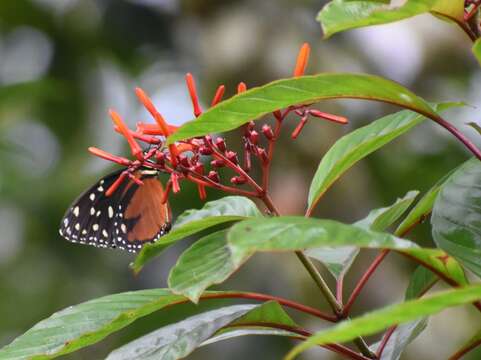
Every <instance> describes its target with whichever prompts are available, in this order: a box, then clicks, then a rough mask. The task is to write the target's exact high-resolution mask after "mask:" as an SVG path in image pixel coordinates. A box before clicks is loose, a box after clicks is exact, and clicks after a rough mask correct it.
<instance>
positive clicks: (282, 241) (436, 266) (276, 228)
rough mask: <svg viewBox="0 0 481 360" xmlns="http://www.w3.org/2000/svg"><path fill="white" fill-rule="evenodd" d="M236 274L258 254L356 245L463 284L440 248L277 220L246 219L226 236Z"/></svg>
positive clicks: (337, 226) (350, 228)
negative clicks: (390, 252)
mask: <svg viewBox="0 0 481 360" xmlns="http://www.w3.org/2000/svg"><path fill="white" fill-rule="evenodd" d="M227 243H228V246H229V249H230V252H231V257H232V260H233V263H234V267H233V268H232V271H231V272H233V271H235V270H236V269H237V268H238V267H239V266H240V265H241V264H242V263H243V262H244V261H246V260H247V259H248V258H249V257H250V256H251V255H252V254H254V253H255V252H258V251H297V250H306V249H310V248H318V247H321V246H329V247H336V246H358V247H361V248H363V247H364V248H379V249H390V250H395V251H397V252H399V253H401V254H403V255H404V256H407V257H409V258H411V259H413V260H415V261H416V262H418V263H420V264H422V265H424V266H427V267H429V268H430V269H432V270H433V271H437V272H439V273H440V274H441V275H442V276H443V279H445V280H446V281H448V282H449V283H450V284H453V285H454V284H455V285H465V284H467V281H466V277H465V274H464V271H463V269H462V267H461V266H460V265H459V263H458V262H457V261H456V260H455V259H454V258H452V257H450V256H447V254H446V253H445V252H444V251H442V250H441V249H426V248H420V247H418V246H417V245H416V244H414V243H412V242H411V241H407V240H403V239H400V238H398V237H396V236H394V235H391V234H387V233H380V232H375V231H370V230H365V229H362V228H359V227H356V226H354V225H346V224H342V223H339V222H336V221H333V220H321V219H313V218H305V217H276V218H265V219H251V220H245V221H242V222H240V223H237V224H236V225H234V226H233V227H232V228H231V229H230V231H229V232H228V233H227Z"/></svg>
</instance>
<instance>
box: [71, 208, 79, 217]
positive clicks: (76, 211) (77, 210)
mask: <svg viewBox="0 0 481 360" xmlns="http://www.w3.org/2000/svg"><path fill="white" fill-rule="evenodd" d="M79 212H80V209H79V207H78V206H76V207H75V208H74V209H73V214H74V215H75V216H78V214H79Z"/></svg>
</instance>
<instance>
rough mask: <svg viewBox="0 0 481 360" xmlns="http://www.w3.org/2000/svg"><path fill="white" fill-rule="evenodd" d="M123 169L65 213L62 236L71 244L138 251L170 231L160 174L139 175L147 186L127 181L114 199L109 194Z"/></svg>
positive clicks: (167, 206)
mask: <svg viewBox="0 0 481 360" xmlns="http://www.w3.org/2000/svg"><path fill="white" fill-rule="evenodd" d="M121 172H122V170H119V171H116V172H114V173H112V174H109V175H107V176H106V177H104V178H103V179H101V180H100V181H99V182H98V183H96V184H95V185H94V186H92V187H91V188H90V189H88V190H87V191H85V192H84V193H83V194H82V195H80V196H79V197H78V198H77V200H75V201H74V203H73V204H72V206H71V207H70V208H69V210H67V212H66V213H65V215H64V217H63V219H62V223H61V225H60V230H59V232H60V235H62V236H63V237H64V238H66V239H67V240H69V241H71V242H76V243H77V242H78V243H81V244H88V245H93V246H97V247H104V248H120V249H123V250H128V251H131V252H135V251H137V250H139V249H140V248H141V247H142V245H143V244H145V243H147V242H153V241H156V240H157V239H158V238H159V237H160V236H162V235H164V234H165V233H167V232H168V231H169V229H170V221H171V213H170V208H169V205H168V203H165V204H162V197H163V193H164V190H163V187H162V184H161V183H160V181H159V180H158V179H157V173H156V172H147V171H146V172H145V174H142V171H140V170H139V172H138V173H137V174H136V175H137V176H138V177H140V178H141V179H142V181H143V182H144V185H141V186H140V185H138V184H136V183H135V182H134V181H132V180H131V179H126V180H125V181H124V182H123V183H122V184H121V185H120V186H119V187H118V188H117V189H116V191H115V192H114V193H113V194H112V195H111V196H108V197H107V196H105V191H106V190H107V189H108V188H109V187H110V186H111V185H112V184H113V183H114V182H115V180H116V179H117V178H118V176H119V175H120V173H121Z"/></svg>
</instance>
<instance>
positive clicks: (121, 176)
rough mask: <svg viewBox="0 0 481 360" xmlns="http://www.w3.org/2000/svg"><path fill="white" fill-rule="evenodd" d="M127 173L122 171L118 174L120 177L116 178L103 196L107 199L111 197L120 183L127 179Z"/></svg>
mask: <svg viewBox="0 0 481 360" xmlns="http://www.w3.org/2000/svg"><path fill="white" fill-rule="evenodd" d="M128 174H129V173H128V172H127V171H124V172H122V173H121V174H120V176H119V177H118V178H117V180H115V182H114V183H113V184H112V185H110V187H109V188H108V189H107V191H106V192H105V196H107V197H109V196H111V195H112V194H113V193H114V192H115V190H117V188H118V187H119V186H120V184H122V182H123V181H124V180H125V178H126V177H127V175H128Z"/></svg>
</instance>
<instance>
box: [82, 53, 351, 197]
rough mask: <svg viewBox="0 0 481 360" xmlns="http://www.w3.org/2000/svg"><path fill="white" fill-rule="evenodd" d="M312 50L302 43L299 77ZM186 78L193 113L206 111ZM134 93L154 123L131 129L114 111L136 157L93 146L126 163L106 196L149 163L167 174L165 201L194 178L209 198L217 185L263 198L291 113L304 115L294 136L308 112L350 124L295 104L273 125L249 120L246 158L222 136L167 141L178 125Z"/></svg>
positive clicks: (117, 126) (142, 94) (242, 87)
mask: <svg viewBox="0 0 481 360" xmlns="http://www.w3.org/2000/svg"><path fill="white" fill-rule="evenodd" d="M309 52H310V48H309V45H308V44H304V45H303V46H302V48H301V50H300V52H299V55H298V58H297V63H296V67H295V70H294V76H295V77H298V76H302V75H303V74H304V72H305V69H306V66H307V62H308V58H309ZM185 80H186V84H187V89H188V91H189V94H190V97H191V100H192V106H193V113H194V116H195V117H198V116H200V115H201V114H202V108H201V106H200V103H199V97H198V94H197V90H196V84H195V81H194V78H193V76H192V75H191V74H187V75H186V76H185ZM246 90H247V87H246V85H245V84H244V83H242V82H241V83H240V84H239V85H238V88H237V93H238V94H240V93H242V92H245V91H246ZM135 92H136V95H137V97H138V99H139V101H140V102H141V103H142V105H143V106H144V107H145V108H146V109H147V110H148V112H149V113H150V115H151V116H152V118H153V119H154V120H155V123H144V122H139V123H137V128H136V130H135V131H133V130H130V129H129V128H128V127H127V126H126V125H125V123H124V121H123V120H122V118H121V116H120V115H119V114H118V113H117V112H115V111H114V110H110V117H111V118H112V121H113V122H114V130H115V131H116V132H118V133H120V134H122V135H123V136H124V137H125V139H126V140H127V142H128V144H129V146H130V149H131V152H132V155H133V159H126V158H124V157H120V156H116V155H112V154H110V153H107V152H105V151H103V150H100V149H98V148H95V147H90V148H89V151H90V152H91V153H92V154H94V155H96V156H99V157H101V158H103V159H106V160H109V161H112V162H115V163H117V164H120V165H122V166H124V167H126V169H125V170H124V171H123V172H122V173H121V174H120V175H119V177H118V179H117V180H116V181H115V182H114V184H113V185H112V186H111V187H110V188H109V189H108V190H107V192H106V195H107V196H110V195H111V194H112V193H113V192H114V191H115V190H116V189H117V188H118V186H119V185H120V184H121V183H122V182H123V181H124V180H125V179H126V178H130V179H132V180H133V181H135V182H136V183H138V184H142V181H141V180H140V179H138V178H137V177H136V173H137V172H136V171H137V170H138V169H140V168H149V169H154V170H157V171H159V172H164V173H167V174H169V180H168V181H167V184H166V191H165V195H164V202H165V201H167V199H168V196H169V194H170V193H171V192H173V193H177V192H179V191H180V182H181V180H188V181H191V182H193V183H195V184H196V185H197V187H198V191H199V196H200V198H201V199H205V198H206V187H212V188H216V189H219V190H221V191H224V192H227V193H231V194H238V195H244V196H251V197H258V198H263V197H264V196H265V195H266V190H267V186H268V181H269V169H270V164H271V162H272V156H273V152H274V145H275V142H276V140H277V138H278V137H279V134H280V129H281V125H282V123H283V121H284V120H285V118H286V117H287V115H288V114H291V113H292V114H294V115H296V116H298V117H299V118H300V121H299V124H298V125H297V127H296V128H295V130H294V131H293V133H292V135H291V137H292V138H293V139H295V138H297V137H298V136H299V134H300V132H301V130H302V129H303V127H304V126H305V124H306V122H307V121H308V119H309V117H315V118H321V119H325V120H329V121H333V122H337V123H340V124H346V123H347V119H346V118H344V117H341V116H336V115H332V114H328V113H324V112H321V111H319V110H315V109H310V108H309V105H299V106H291V107H289V108H287V109H284V110H277V111H275V112H274V113H273V116H274V119H275V127H274V129H273V128H272V127H271V126H269V125H268V124H264V125H263V126H262V127H261V128H260V129H259V130H257V129H256V126H255V124H254V122H249V123H247V124H246V125H245V126H244V130H243V133H242V141H243V153H242V157H241V159H242V161H240V160H239V155H238V153H237V152H236V151H233V150H232V149H229V147H228V146H227V144H226V140H225V139H224V138H223V137H221V136H217V137H213V136H210V135H206V136H202V137H195V138H191V139H187V140H183V141H179V142H176V143H175V144H171V145H167V146H166V145H165V139H166V138H167V137H168V136H169V135H171V134H172V133H174V132H175V131H176V130H177V127H176V126H173V125H170V124H168V123H167V122H166V121H165V120H164V118H163V117H162V115H161V114H160V112H159V111H158V110H157V109H156V107H155V106H154V104H153V103H152V101H151V99H150V98H149V96H148V95H147V94H146V93H145V91H143V90H142V89H140V88H137V89H136V90H135ZM224 92H225V87H224V85H221V86H219V87H218V88H217V91H216V92H215V95H214V98H213V100H212V102H211V106H216V105H217V104H218V103H219V102H220V101H222V97H223V95H224ZM199 121H201V120H199ZM139 142H142V143H146V144H148V145H149V150H147V151H144V150H143V149H142V147H141V146H140V145H139ZM206 157H210V159H211V160H210V161H205V159H206ZM253 159H256V161H257V162H258V164H259V165H260V169H261V172H262V182H257V181H256V180H254V179H253V178H252V177H251V176H250V175H249V173H250V172H251V169H252V163H253ZM220 168H228V169H230V170H231V172H232V173H233V175H230V176H229V179H228V181H226V180H225V179H222V177H223V176H221V175H220V174H219V169H220Z"/></svg>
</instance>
